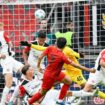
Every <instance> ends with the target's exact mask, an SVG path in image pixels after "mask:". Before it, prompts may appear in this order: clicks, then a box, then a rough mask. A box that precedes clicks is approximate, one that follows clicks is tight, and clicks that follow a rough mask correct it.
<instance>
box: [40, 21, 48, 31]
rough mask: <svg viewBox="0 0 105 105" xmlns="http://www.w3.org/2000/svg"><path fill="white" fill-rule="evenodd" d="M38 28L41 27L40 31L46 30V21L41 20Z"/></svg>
mask: <svg viewBox="0 0 105 105" xmlns="http://www.w3.org/2000/svg"><path fill="white" fill-rule="evenodd" d="M40 27H41V29H45V28H47V20H42V21H41V22H40Z"/></svg>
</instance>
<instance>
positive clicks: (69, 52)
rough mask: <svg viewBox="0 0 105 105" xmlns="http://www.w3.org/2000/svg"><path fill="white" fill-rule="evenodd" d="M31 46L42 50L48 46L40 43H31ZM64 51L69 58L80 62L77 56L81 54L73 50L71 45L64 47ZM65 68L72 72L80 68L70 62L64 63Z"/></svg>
mask: <svg viewBox="0 0 105 105" xmlns="http://www.w3.org/2000/svg"><path fill="white" fill-rule="evenodd" d="M31 47H32V48H34V49H36V50H40V51H44V50H45V49H46V47H43V46H39V45H33V44H31ZM63 53H64V54H65V55H66V57H67V58H69V59H70V60H72V61H73V62H75V63H79V62H78V60H77V58H80V54H79V53H77V52H75V51H73V50H72V49H71V48H70V47H67V46H66V47H65V48H64V49H63ZM63 68H64V69H65V70H67V72H69V73H70V72H72V71H77V70H80V69H78V68H75V67H74V66H72V65H70V64H64V65H63Z"/></svg>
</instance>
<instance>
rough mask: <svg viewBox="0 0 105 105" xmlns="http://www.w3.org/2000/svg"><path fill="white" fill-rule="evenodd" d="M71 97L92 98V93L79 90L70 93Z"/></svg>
mask: <svg viewBox="0 0 105 105" xmlns="http://www.w3.org/2000/svg"><path fill="white" fill-rule="evenodd" d="M72 95H73V96H76V97H87V96H93V93H92V92H86V91H84V90H80V91H72Z"/></svg>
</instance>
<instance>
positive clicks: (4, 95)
mask: <svg viewBox="0 0 105 105" xmlns="http://www.w3.org/2000/svg"><path fill="white" fill-rule="evenodd" d="M9 90H10V88H8V87H4V89H3V93H2V97H1V105H5V102H6V97H7V95H8V93H9Z"/></svg>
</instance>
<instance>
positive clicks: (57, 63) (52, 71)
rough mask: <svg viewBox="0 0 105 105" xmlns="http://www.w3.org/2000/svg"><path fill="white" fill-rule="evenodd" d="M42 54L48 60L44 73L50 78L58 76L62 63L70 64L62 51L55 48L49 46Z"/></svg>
mask: <svg viewBox="0 0 105 105" xmlns="http://www.w3.org/2000/svg"><path fill="white" fill-rule="evenodd" d="M43 53H44V55H46V56H47V58H48V66H47V67H46V70H45V73H47V74H49V75H50V76H52V77H54V76H58V75H59V74H60V72H61V70H62V66H63V64H64V63H66V64H70V63H71V61H69V60H68V58H67V57H66V56H65V55H64V54H63V53H62V51H61V50H59V49H57V48H56V47H55V46H49V47H48V48H47V49H46V50H45V51H44V52H43Z"/></svg>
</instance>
